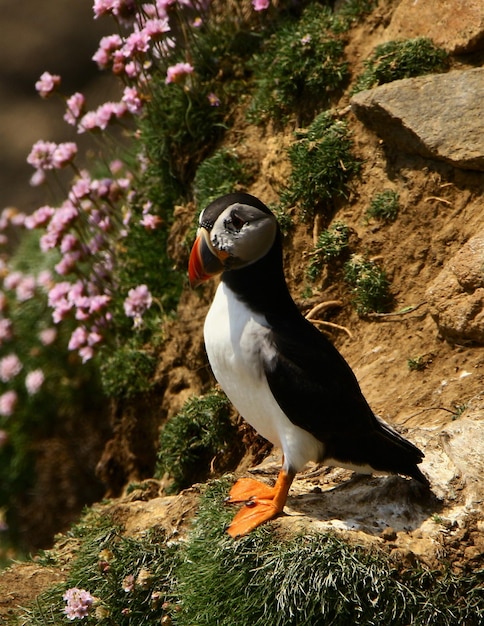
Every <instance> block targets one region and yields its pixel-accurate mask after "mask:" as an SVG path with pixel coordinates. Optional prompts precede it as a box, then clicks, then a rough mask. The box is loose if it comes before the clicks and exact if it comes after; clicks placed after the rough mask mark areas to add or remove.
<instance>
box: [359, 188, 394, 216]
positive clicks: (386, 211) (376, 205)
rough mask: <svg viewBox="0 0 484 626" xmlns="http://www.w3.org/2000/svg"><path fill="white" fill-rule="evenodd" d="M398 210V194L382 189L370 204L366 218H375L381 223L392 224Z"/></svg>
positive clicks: (391, 190)
mask: <svg viewBox="0 0 484 626" xmlns="http://www.w3.org/2000/svg"><path fill="white" fill-rule="evenodd" d="M399 209H400V204H399V196H398V192H396V191H394V190H393V189H384V190H383V191H381V192H380V193H377V194H376V195H375V197H374V198H372V200H371V202H370V206H369V208H368V211H367V212H366V218H367V219H369V218H372V217H373V218H375V219H377V220H380V221H383V222H394V221H395V220H396V219H397V217H398V211H399Z"/></svg>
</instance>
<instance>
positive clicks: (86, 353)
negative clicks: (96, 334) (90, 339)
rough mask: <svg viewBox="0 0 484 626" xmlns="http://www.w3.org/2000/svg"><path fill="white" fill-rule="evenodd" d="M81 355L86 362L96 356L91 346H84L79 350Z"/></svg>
mask: <svg viewBox="0 0 484 626" xmlns="http://www.w3.org/2000/svg"><path fill="white" fill-rule="evenodd" d="M79 356H80V357H81V359H82V362H83V363H86V362H87V361H90V360H91V359H92V357H93V356H94V350H93V349H92V347H91V346H83V347H82V348H81V349H80V350H79Z"/></svg>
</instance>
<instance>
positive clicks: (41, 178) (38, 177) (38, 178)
mask: <svg viewBox="0 0 484 626" xmlns="http://www.w3.org/2000/svg"><path fill="white" fill-rule="evenodd" d="M45 179H46V175H45V172H44V170H35V172H34V173H33V174H32V176H31V177H30V185H31V186H32V187H38V186H39V185H43V184H44V183H45Z"/></svg>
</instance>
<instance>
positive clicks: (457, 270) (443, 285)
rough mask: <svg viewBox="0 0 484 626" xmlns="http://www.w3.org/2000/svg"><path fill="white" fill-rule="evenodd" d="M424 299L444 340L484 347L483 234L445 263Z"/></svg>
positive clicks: (483, 232) (478, 235)
mask: <svg viewBox="0 0 484 626" xmlns="http://www.w3.org/2000/svg"><path fill="white" fill-rule="evenodd" d="M427 298H428V301H429V305H430V313H431V315H432V317H433V319H434V320H435V322H436V324H437V326H438V328H439V331H440V333H441V334H442V335H443V336H444V337H445V338H447V339H450V340H451V341H455V342H457V343H459V342H461V343H462V342H465V341H473V342H476V343H480V344H484V230H483V231H481V232H480V233H479V234H477V235H476V236H475V237H473V238H472V239H470V240H469V241H468V242H467V244H466V245H465V246H464V247H463V248H461V249H460V250H459V252H457V254H456V255H455V256H454V257H453V258H452V259H451V260H450V261H449V262H448V263H447V265H446V266H445V267H444V269H443V270H442V271H441V272H440V274H439V275H438V276H437V278H436V279H435V280H434V282H433V283H432V284H431V285H430V287H429V289H428V290H427Z"/></svg>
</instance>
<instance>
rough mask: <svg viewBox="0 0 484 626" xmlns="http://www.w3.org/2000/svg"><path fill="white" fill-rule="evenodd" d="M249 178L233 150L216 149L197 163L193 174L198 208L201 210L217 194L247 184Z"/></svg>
mask: <svg viewBox="0 0 484 626" xmlns="http://www.w3.org/2000/svg"><path fill="white" fill-rule="evenodd" d="M249 180H250V175H249V174H248V173H247V172H246V171H245V170H244V167H243V166H242V163H241V162H240V159H239V156H238V155H237V153H236V152H235V150H228V149H226V148H221V149H220V150H217V151H216V152H215V153H214V154H213V155H212V156H211V157H209V158H208V159H205V161H203V162H202V163H201V164H200V165H199V167H198V169H197V173H196V174H195V180H194V183H193V186H194V191H195V200H196V203H197V206H198V209H199V210H202V209H203V208H204V207H206V206H207V205H208V204H210V202H212V201H213V200H215V199H216V198H218V197H219V196H223V195H225V194H227V193H232V192H233V191H236V190H237V188H240V187H244V186H247V184H248V183H249Z"/></svg>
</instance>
